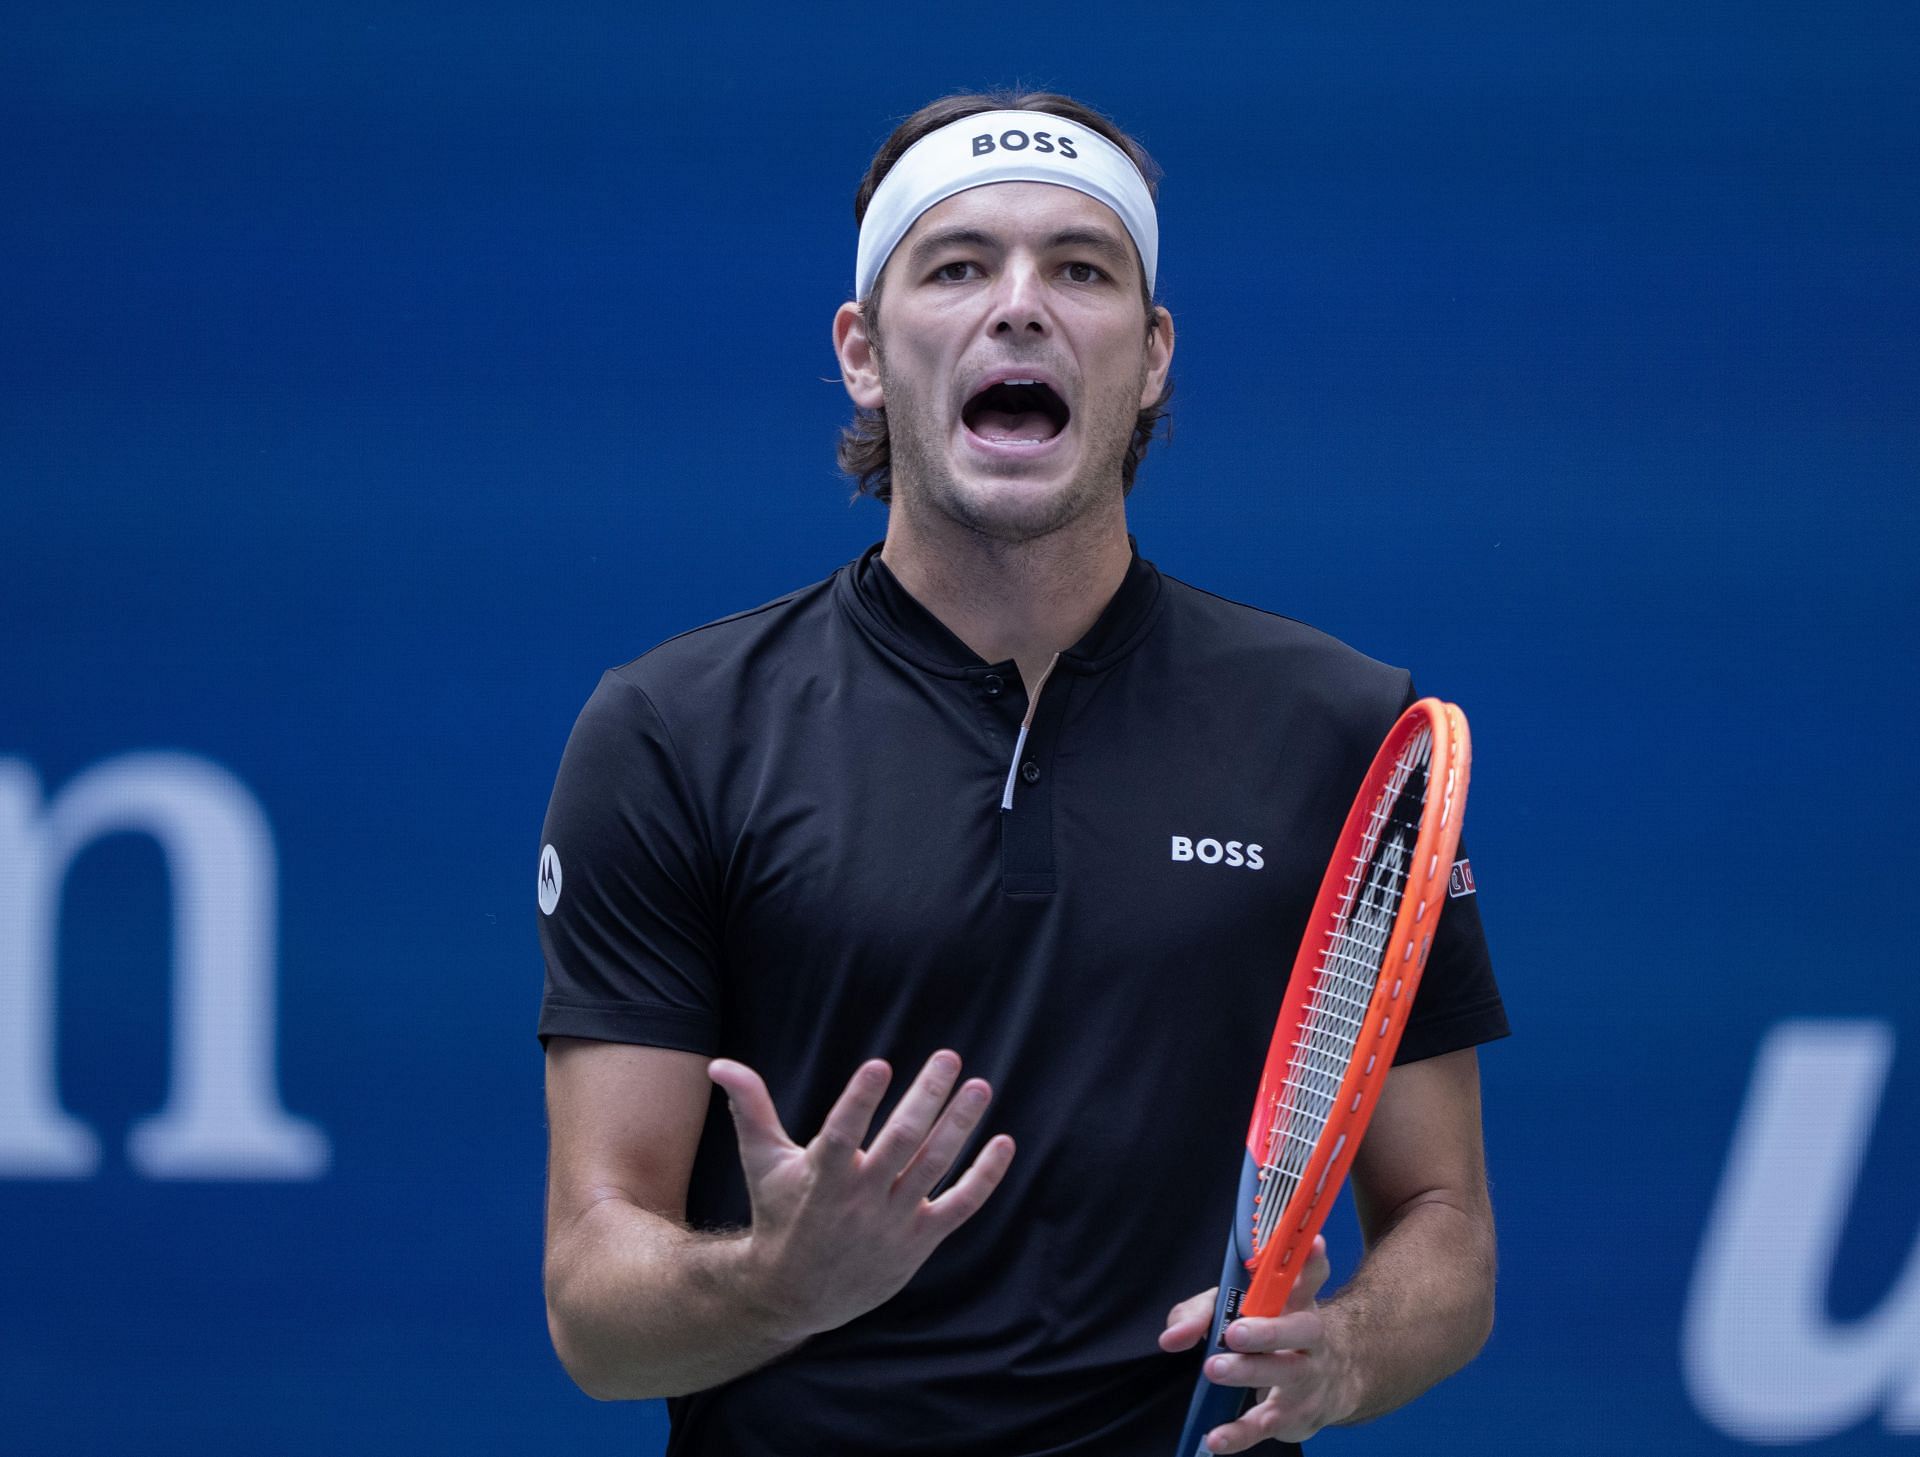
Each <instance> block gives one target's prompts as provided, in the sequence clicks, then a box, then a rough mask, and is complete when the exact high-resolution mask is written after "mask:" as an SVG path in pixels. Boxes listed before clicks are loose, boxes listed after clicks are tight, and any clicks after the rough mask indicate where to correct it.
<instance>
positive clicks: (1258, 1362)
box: [1160, 1238, 1354, 1452]
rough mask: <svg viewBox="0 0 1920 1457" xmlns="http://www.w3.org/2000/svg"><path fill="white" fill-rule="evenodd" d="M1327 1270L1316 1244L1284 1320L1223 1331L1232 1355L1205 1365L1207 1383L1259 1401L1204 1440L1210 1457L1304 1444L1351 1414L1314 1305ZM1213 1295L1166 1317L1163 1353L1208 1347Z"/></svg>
mask: <svg viewBox="0 0 1920 1457" xmlns="http://www.w3.org/2000/svg"><path fill="white" fill-rule="evenodd" d="M1329 1269H1330V1267H1329V1265H1328V1261H1327V1242H1326V1240H1325V1239H1324V1238H1316V1239H1315V1240H1314V1242H1313V1254H1312V1256H1311V1258H1309V1260H1308V1261H1307V1266H1306V1268H1305V1269H1304V1270H1302V1271H1301V1272H1300V1280H1299V1283H1298V1284H1296V1285H1295V1286H1294V1288H1293V1294H1292V1296H1291V1297H1290V1298H1289V1299H1288V1301H1287V1308H1286V1310H1285V1312H1284V1313H1282V1314H1280V1315H1274V1316H1241V1317H1240V1318H1239V1319H1238V1320H1235V1321H1233V1322H1232V1323H1231V1324H1229V1325H1228V1326H1227V1329H1226V1333H1225V1341H1226V1345H1227V1348H1228V1351H1229V1352H1232V1353H1233V1354H1226V1353H1216V1354H1214V1355H1211V1356H1209V1357H1207V1363H1206V1366H1205V1368H1204V1369H1205V1372H1206V1376H1207V1379H1208V1380H1209V1381H1212V1382H1215V1383H1216V1384H1218V1385H1221V1386H1251V1387H1255V1388H1258V1389H1259V1400H1258V1401H1257V1402H1256V1403H1255V1404H1254V1405H1253V1406H1252V1407H1250V1408H1249V1409H1248V1410H1247V1411H1246V1412H1245V1413H1244V1414H1243V1415H1241V1416H1240V1417H1239V1418H1237V1419H1236V1420H1234V1421H1231V1422H1227V1423H1225V1424H1224V1425H1222V1426H1218V1427H1215V1428H1214V1429H1213V1430H1212V1431H1211V1432H1209V1433H1208V1434H1207V1450H1208V1451H1210V1452H1244V1451H1246V1450H1247V1448H1249V1447H1252V1446H1254V1445H1255V1444H1257V1443H1259V1442H1263V1441H1266V1440H1268V1439H1269V1438H1273V1439H1276V1440H1279V1441H1283V1442H1304V1441H1306V1439H1307V1438H1309V1437H1311V1436H1312V1435H1313V1434H1314V1433H1315V1432H1317V1431H1319V1430H1320V1429H1321V1428H1322V1427H1325V1426H1328V1425H1330V1424H1331V1423H1333V1422H1336V1421H1339V1420H1341V1419H1342V1418H1344V1417H1346V1416H1348V1415H1349V1414H1350V1413H1351V1412H1352V1410H1353V1407H1354V1400H1353V1398H1352V1396H1351V1388H1352V1371H1351V1365H1350V1362H1349V1361H1348V1359H1347V1353H1346V1352H1345V1351H1344V1349H1343V1348H1342V1347H1341V1345H1340V1343H1339V1341H1338V1340H1337V1339H1335V1338H1334V1337H1333V1336H1332V1333H1331V1332H1330V1330H1329V1323H1328V1321H1327V1319H1326V1317H1325V1316H1324V1314H1323V1313H1322V1312H1321V1309H1320V1307H1319V1305H1318V1303H1317V1297H1318V1296H1319V1294H1320V1289H1321V1287H1322V1286H1323V1285H1325V1284H1326V1283H1327V1276H1328V1273H1329ZM1217 1290H1218V1287H1215V1289H1213V1290H1207V1291H1204V1292H1202V1293H1201V1294H1199V1295H1195V1296H1192V1297H1191V1298H1189V1299H1187V1300H1183V1301H1181V1302H1180V1303H1179V1304H1178V1305H1176V1306H1174V1308H1173V1309H1172V1310H1170V1311H1168V1312H1167V1328H1166V1329H1165V1330H1163V1331H1162V1332H1161V1333H1160V1349H1161V1350H1163V1351H1185V1350H1188V1349H1190V1348H1191V1347H1192V1346H1194V1345H1195V1344H1196V1343H1197V1342H1199V1341H1202V1340H1205V1339H1206V1336H1207V1331H1208V1328H1209V1327H1210V1326H1211V1325H1212V1324H1213V1304H1214V1297H1215V1295H1216V1293H1217Z"/></svg>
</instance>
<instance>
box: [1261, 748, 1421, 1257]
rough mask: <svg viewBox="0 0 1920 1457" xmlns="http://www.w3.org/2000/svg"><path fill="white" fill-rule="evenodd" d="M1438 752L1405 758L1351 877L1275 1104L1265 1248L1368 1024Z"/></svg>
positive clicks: (1264, 1174)
mask: <svg viewBox="0 0 1920 1457" xmlns="http://www.w3.org/2000/svg"><path fill="white" fill-rule="evenodd" d="M1432 751H1433V734H1432V731H1431V730H1429V729H1425V728H1423V729H1421V730H1420V732H1419V733H1417V734H1416V735H1415V736H1414V737H1413V738H1412V739H1410V740H1409V741H1408V742H1407V745H1406V746H1405V748H1403V749H1402V750H1401V752H1400V754H1399V756H1398V757H1397V759H1396V761H1395V763H1394V768H1393V772H1392V774H1391V775H1390V777H1389V778H1388V781H1387V784H1386V787H1385V788H1384V789H1383V790H1382V792H1381V794H1380V796H1379V798H1378V799H1376V800H1375V802H1374V805H1373V809H1372V811H1371V812H1370V814H1369V816H1368V822H1367V825H1366V828H1365V830H1364V831H1363V832H1362V835H1361V838H1360V844H1359V847H1358V849H1357V850H1356V851H1355V854H1354V861H1353V866H1352V868H1351V869H1350V870H1349V871H1348V872H1347V881H1346V886H1345V889H1344V890H1343V892H1342V894H1341V899H1340V906H1339V909H1338V911H1337V913H1336V915H1335V919H1334V925H1333V929H1332V930H1331V931H1329V932H1328V933H1327V945H1326V946H1325V948H1324V949H1323V950H1322V952H1321V957H1320V965H1319V967H1318V968H1317V971H1316V974H1315V977H1314V983H1313V990H1312V992H1311V994H1310V996H1309V998H1308V1002H1307V1007H1306V1010H1305V1013H1304V1015H1303V1016H1302V1018H1301V1022H1300V1027H1299V1035H1298V1036H1297V1037H1296V1038H1295V1039H1294V1043H1293V1050H1292V1053H1291V1055H1290V1057H1289V1059H1288V1064H1287V1072H1286V1076H1285V1078H1284V1079H1282V1082H1281V1085H1280V1087H1279V1089H1278V1090H1276V1091H1275V1093H1274V1094H1273V1096H1272V1098H1271V1105H1272V1106H1271V1108H1270V1113H1269V1122H1268V1135H1267V1148H1266V1153H1265V1157H1264V1159H1263V1161H1262V1165H1261V1171H1260V1182H1261V1188H1260V1193H1259V1196H1258V1198H1257V1200H1256V1204H1255V1209H1256V1215H1255V1221H1254V1231H1253V1233H1254V1248H1255V1249H1256V1250H1259V1249H1263V1248H1265V1246H1266V1243H1267V1241H1268V1240H1269V1239H1270V1238H1271V1237H1272V1235H1273V1232H1274V1230H1275V1229H1276V1228H1277V1226H1278V1225H1279V1221H1280V1216H1281V1214H1282V1212H1283V1211H1284V1210H1285V1209H1286V1208H1287V1206H1288V1204H1289V1203H1290V1202H1291V1201H1292V1199H1293V1197H1294V1194H1295V1193H1296V1192H1297V1191H1298V1189H1299V1187H1300V1181H1301V1179H1302V1177H1303V1176H1304V1175H1305V1172H1306V1167H1307V1164H1308V1162H1309V1160H1310V1159H1311V1158H1312V1156H1313V1151H1314V1148H1315V1146H1316V1145H1317V1144H1318V1142H1319V1138H1320V1134H1321V1131H1322V1130H1323V1129H1324V1128H1325V1127H1326V1125H1327V1120H1328V1118H1329V1117H1330V1116H1331V1114H1332V1113H1333V1109H1334V1103H1335V1100H1336V1099H1337V1098H1338V1097H1339V1094H1340V1086H1341V1083H1342V1082H1343V1081H1344V1080H1345V1077H1346V1072H1347V1069H1348V1067H1349V1066H1350V1065H1351V1064H1352V1062H1353V1054H1354V1049H1355V1047H1357V1046H1358V1045H1359V1041H1360V1034H1361V1032H1362V1031H1363V1029H1364V1028H1365V1026H1366V1021H1367V1009H1368V1007H1369V1005H1370V1004H1371V1002H1372V999H1373V992H1374V987H1375V985H1376V984H1377V982H1378V980H1379V974H1380V967H1381V964H1382V962H1383V961H1384V960H1385V956H1386V950H1387V940H1388V938H1389V937H1390V936H1391V935H1392V933H1393V924H1394V920H1395V918H1396V916H1397V915H1398V914H1399V909H1400V901H1401V897H1402V895H1403V894H1404V892H1405V889H1406V882H1407V871H1408V864H1407V861H1408V855H1409V850H1410V847H1411V845H1412V843H1413V842H1414V840H1415V839H1416V838H1417V837H1418V832H1419V822H1420V817H1421V813H1422V811H1423V809H1424V807H1425V802H1426V791H1427V785H1428V782H1429V778H1430V776H1429V773H1428V770H1429V768H1430V764H1431V759H1432ZM1383 840H1384V842H1385V843H1384V844H1383V843H1382V841H1383Z"/></svg>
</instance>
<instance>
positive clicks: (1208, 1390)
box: [1174, 1234, 1253, 1457]
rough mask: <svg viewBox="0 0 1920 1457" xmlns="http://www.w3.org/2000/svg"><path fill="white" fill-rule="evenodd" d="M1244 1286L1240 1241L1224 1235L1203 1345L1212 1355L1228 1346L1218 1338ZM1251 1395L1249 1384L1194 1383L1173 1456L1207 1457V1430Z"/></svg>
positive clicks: (1232, 1413)
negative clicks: (1224, 1249)
mask: <svg viewBox="0 0 1920 1457" xmlns="http://www.w3.org/2000/svg"><path fill="white" fill-rule="evenodd" d="M1246 1289H1247V1265H1246V1261H1245V1260H1244V1259H1243V1258H1242V1257H1241V1254H1240V1248H1239V1242H1238V1241H1237V1240H1236V1239H1235V1238H1234V1237H1233V1235H1232V1234H1229V1235H1228V1236H1227V1256H1226V1259H1225V1260H1223V1261H1222V1262H1221V1265H1220V1293H1219V1294H1218V1295H1216V1296H1215V1297H1214V1300H1213V1321H1212V1323H1211V1324H1210V1325H1209V1326H1208V1327H1207V1343H1206V1345H1205V1347H1204V1348H1203V1349H1204V1350H1205V1352H1206V1354H1207V1355H1209V1356H1211V1355H1212V1354H1213V1353H1214V1352H1215V1351H1224V1350H1226V1349H1227V1347H1226V1344H1225V1342H1224V1341H1223V1340H1222V1339H1221V1338H1222V1336H1223V1335H1224V1333H1225V1332H1226V1329H1227V1326H1228V1324H1229V1323H1230V1322H1231V1321H1232V1320H1233V1318H1234V1317H1235V1316H1236V1315H1237V1314H1239V1311H1240V1300H1241V1297H1242V1296H1244V1295H1245V1294H1246ZM1252 1396H1253V1388H1252V1387H1250V1386H1216V1385H1214V1383H1213V1382H1211V1381H1209V1380H1207V1378H1206V1377H1205V1376H1202V1377H1201V1378H1200V1379H1199V1380H1198V1381H1196V1382H1194V1383H1193V1400H1192V1402H1191V1403H1189V1405H1188V1407H1187V1424H1186V1426H1184V1427H1182V1428H1181V1429H1180V1445H1179V1447H1178V1448H1176V1449H1175V1452H1174V1457H1209V1454H1208V1452H1207V1446H1206V1442H1207V1433H1208V1432H1211V1431H1212V1430H1213V1429H1214V1428H1215V1427H1217V1426H1219V1425H1220V1424H1221V1423H1222V1422H1230V1421H1232V1420H1233V1419H1234V1418H1235V1417H1237V1416H1239V1415H1240V1413H1241V1412H1243V1411H1245V1410H1246V1409H1247V1402H1248V1400H1249V1398H1251V1397H1252Z"/></svg>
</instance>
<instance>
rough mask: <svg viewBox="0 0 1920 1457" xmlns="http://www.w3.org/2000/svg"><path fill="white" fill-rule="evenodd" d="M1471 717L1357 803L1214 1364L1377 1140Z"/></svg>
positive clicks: (1329, 887)
mask: <svg viewBox="0 0 1920 1457" xmlns="http://www.w3.org/2000/svg"><path fill="white" fill-rule="evenodd" d="M1471 758H1472V744H1471V741H1470V740H1469V738H1468V735H1467V720H1466V716H1465V715H1464V714H1462V713H1461V712H1460V710H1459V709H1458V708H1456V707H1454V705H1453V704H1451V703H1442V702H1441V701H1440V700H1439V699H1437V698H1422V699H1421V700H1420V701H1419V702H1417V703H1415V704H1413V705H1412V706H1411V707H1409V708H1408V709H1407V711H1406V712H1405V713H1403V714H1401V715H1400V718H1399V721H1398V722H1396V723H1395V724H1394V726H1393V728H1392V729H1391V730H1390V731H1389V732H1388V734H1387V738H1386V742H1385V743H1383V744H1382V745H1381V746H1380V752H1379V753H1377V754H1376V755H1374V759H1373V765H1372V767H1371V768H1369V769H1368V770H1367V777H1366V779H1365V781H1364V782H1363V783H1362V784H1361V786H1360V792H1359V794H1358V795H1357V796H1355V798H1354V801H1353V808H1352V809H1351V810H1349V811H1348V812H1347V822H1346V825H1345V827H1344V828H1343V829H1342V830H1341V831H1340V840H1339V843H1338V844H1336V845H1335V846H1334V851H1333V859H1332V860H1331V861H1330V862H1329V863H1328V865H1327V874H1326V878H1325V879H1324V880H1322V881H1321V882H1320V895H1319V898H1318V899H1317V900H1315V901H1314V904H1313V915H1312V917H1311V918H1310V919H1309V920H1308V922H1307V930H1306V934H1305V935H1304V936H1303V937H1302V938H1301V940H1300V952H1299V955H1298V956H1297V957H1295V959H1294V963H1293V976H1292V978H1291V979H1290V980H1289V981H1288V983H1287V995H1286V1000H1285V1001H1284V1002H1282V1003H1281V1006H1280V1018H1279V1021H1277V1022H1276V1023H1275V1024H1274V1028H1273V1042H1272V1044H1271V1045H1270V1046H1269V1047H1268V1049H1267V1065H1266V1069H1265V1071H1263V1072H1262V1073H1261V1075H1260V1092H1259V1095H1258V1096H1257V1097H1256V1098H1255V1099H1254V1103H1253V1117H1252V1119H1251V1120H1250V1121H1249V1123H1248V1124H1247V1148H1246V1158H1245V1160H1244V1162H1243V1163H1242V1164H1241V1169H1240V1193H1239V1196H1238V1199H1237V1201H1236V1204H1235V1209H1234V1218H1233V1227H1232V1229H1231V1230H1230V1231H1229V1232H1228V1235H1227V1253H1226V1258H1225V1260H1224V1261H1223V1262H1222V1264H1221V1268H1220V1294H1219V1296H1218V1297H1217V1298H1216V1299H1215V1301H1214V1306H1213V1324H1212V1326H1211V1328H1210V1329H1209V1331H1208V1334H1207V1346H1206V1349H1207V1351H1208V1352H1209V1353H1212V1352H1214V1351H1223V1350H1226V1349H1227V1347H1226V1345H1225V1342H1224V1336H1225V1333H1226V1329H1227V1326H1228V1325H1229V1324H1230V1323H1231V1322H1232V1321H1234V1320H1235V1319H1236V1318H1238V1317H1240V1316H1243V1315H1258V1316H1264V1315H1278V1314H1280V1313H1281V1312H1282V1311H1284V1310H1285V1309H1286V1306H1287V1299H1288V1297H1289V1296H1291V1295H1292V1294H1293V1287H1294V1284H1295V1282H1297V1281H1298V1279H1299V1278H1300V1271H1301V1269H1302V1268H1303V1267H1304V1266H1305V1265H1306V1263H1307V1260H1308V1257H1309V1256H1310V1255H1311V1253H1312V1250H1313V1240H1314V1236H1315V1235H1317V1234H1319V1232H1320V1226H1321V1225H1322V1224H1324V1223H1325V1222H1326V1218H1327V1212H1328V1211H1329V1210H1330V1209H1331V1208H1332V1207H1333V1201H1334V1196H1335V1195H1336V1194H1338V1193H1339V1192H1340V1182H1341V1180H1342V1179H1344V1178H1346V1176H1347V1169H1348V1166H1349V1165H1351V1164H1352V1162H1353V1155H1354V1152H1355V1150H1356V1149H1358V1148H1359V1146H1360V1140H1361V1137H1362V1136H1363V1135H1364V1134H1365V1133H1366V1131H1367V1120H1368V1119H1369V1118H1371V1117H1372V1116H1373V1109H1374V1104H1375V1103H1377V1102H1378V1101H1379V1098H1380V1089H1381V1087H1382V1086H1383V1085H1384V1084H1385V1082H1386V1076H1387V1069H1388V1068H1389V1067H1390V1066H1391V1065H1392V1063H1393V1054H1394V1050H1395V1049H1396V1048H1398V1047H1399V1045H1400V1034H1401V1033H1402V1032H1403V1031H1404V1030H1405V1028H1406V1023H1407V1013H1408V1012H1409V1011H1410V1010H1411V1009H1412V1006H1413V994H1414V990H1415V988H1416V987H1417V986H1418V985H1419V983H1420V973H1421V971H1422V970H1424V969H1425V967H1426V964H1427V952H1428V951H1429V950H1430V949H1431V948H1432V946H1433V932H1434V927H1435V926H1436V925H1438V924H1439V921H1440V910H1441V907H1442V906H1443V905H1444V904H1445V903H1446V895H1447V878H1448V876H1449V874H1450V873H1451V872H1452V869H1453V855H1454V849H1455V847H1456V846H1457V845H1458V844H1459V842H1460V817H1461V815H1462V813H1463V812H1464V811H1465V809H1466V805H1467V769H1468V764H1469V761H1470V759H1471ZM1252 1395H1253V1392H1252V1390H1251V1389H1250V1388H1248V1387H1240V1386H1216V1385H1214V1383H1213V1382H1211V1381H1209V1380H1207V1379H1206V1377H1205V1376H1202V1377H1201V1378H1200V1380H1199V1381H1198V1383H1196V1385H1195V1387H1194V1392H1193V1402H1192V1405H1191V1406H1189V1407H1188V1409H1187V1425H1186V1428H1185V1430H1183V1431H1182V1433H1181V1435H1180V1446H1179V1449H1178V1454H1177V1457H1195V1454H1204V1453H1205V1452H1206V1450H1207V1449H1206V1446H1205V1442H1206V1436H1207V1433H1208V1432H1210V1431H1212V1430H1213V1429H1214V1428H1215V1427H1217V1426H1219V1425H1220V1424H1221V1423H1222V1422H1230V1421H1232V1420H1233V1419H1234V1418H1235V1417H1237V1416H1239V1415H1240V1413H1241V1411H1242V1410H1244V1408H1245V1406H1246V1404H1247V1402H1248V1400H1249V1398H1251V1396H1252Z"/></svg>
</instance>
